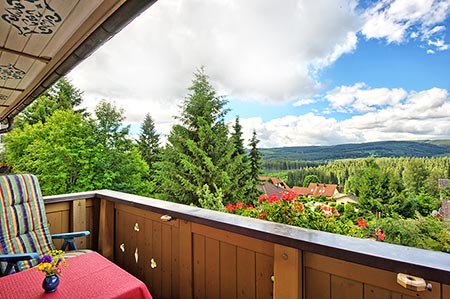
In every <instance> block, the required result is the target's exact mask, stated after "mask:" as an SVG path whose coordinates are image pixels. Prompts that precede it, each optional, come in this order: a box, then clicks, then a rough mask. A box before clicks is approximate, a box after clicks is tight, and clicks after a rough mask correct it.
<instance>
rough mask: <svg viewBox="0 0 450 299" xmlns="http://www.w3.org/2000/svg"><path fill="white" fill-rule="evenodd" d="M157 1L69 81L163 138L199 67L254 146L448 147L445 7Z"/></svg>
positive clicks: (417, 0) (449, 0)
mask: <svg viewBox="0 0 450 299" xmlns="http://www.w3.org/2000/svg"><path fill="white" fill-rule="evenodd" d="M282 3H283V4H281V2H280V1H276V0H247V1H244V2H243V1H238V0H209V1H207V0H190V1H187V0H160V1H158V2H156V4H154V5H153V6H152V7H151V8H150V9H149V10H148V11H146V12H145V13H143V14H142V15H141V16H140V17H138V18H137V19H136V20H135V21H133V22H132V23H131V24H130V25H129V26H128V27H127V28H125V29H124V30H123V31H122V32H120V33H119V34H118V35H117V36H116V37H114V38H113V39H112V40H111V41H109V42H108V43H107V44H106V45H104V46H103V47H102V48H101V49H99V50H98V51H97V52H96V53H95V54H93V55H92V56H91V57H89V58H88V59H87V60H86V61H84V62H83V63H82V64H80V65H79V66H78V67H77V68H76V69H75V70H74V71H72V73H71V74H70V76H69V77H70V78H71V79H72V81H73V83H74V84H75V85H76V86H77V87H78V88H80V89H81V90H83V91H85V102H84V104H85V105H86V106H87V107H88V108H91V109H92V107H94V106H95V105H96V104H97V103H98V101H100V100H102V99H105V100H108V101H112V102H114V103H116V105H117V106H119V107H122V108H123V109H124V110H125V115H126V117H127V118H126V123H127V124H130V125H131V128H132V132H133V134H138V132H139V126H140V123H142V120H143V118H144V116H145V114H146V113H150V115H151V116H152V117H153V118H154V120H155V123H156V127H157V129H158V131H159V132H160V133H161V134H162V136H165V135H167V134H168V133H169V132H170V127H171V126H172V125H173V124H174V119H173V116H174V115H176V114H177V113H179V111H178V104H179V102H180V100H182V99H183V98H184V97H185V96H186V95H187V88H188V87H189V85H190V82H191V80H192V74H193V72H194V71H195V69H196V68H198V67H200V66H202V65H203V66H205V68H206V73H207V74H208V75H209V77H210V80H211V83H212V85H213V86H214V87H215V88H216V90H217V92H218V94H220V95H224V96H225V97H226V98H227V100H228V101H229V104H228V108H230V109H231V112H230V113H229V114H228V116H227V119H226V120H227V121H228V122H232V121H233V118H234V117H235V116H237V115H238V116H239V117H240V120H241V124H242V125H243V129H244V137H245V139H249V138H250V134H251V132H252V131H253V130H256V132H257V134H258V138H259V139H260V140H261V143H260V145H261V146H262V147H281V146H296V145H332V144H340V143H359V142H368V141H381V140H411V139H416V140H417V139H421V140H423V139H448V138H450V125H449V124H450V95H449V91H450V79H449V78H450V76H449V74H450V46H449V44H450V34H449V26H450V18H449V15H450V0H384V1H363V2H360V1H354V0H348V1H347V0H316V1H306V0H303V1H298V0H285V1H283V2H282Z"/></svg>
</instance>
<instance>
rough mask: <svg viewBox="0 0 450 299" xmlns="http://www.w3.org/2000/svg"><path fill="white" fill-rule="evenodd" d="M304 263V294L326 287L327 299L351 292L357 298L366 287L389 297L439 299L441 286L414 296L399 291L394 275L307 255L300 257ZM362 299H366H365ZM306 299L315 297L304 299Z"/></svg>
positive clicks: (315, 255)
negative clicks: (328, 291) (381, 290)
mask: <svg viewBox="0 0 450 299" xmlns="http://www.w3.org/2000/svg"><path fill="white" fill-rule="evenodd" d="M304 263H305V267H306V269H305V271H306V286H305V288H306V290H307V294H308V293H310V292H311V291H313V290H311V289H315V288H317V287H319V286H321V288H326V286H327V285H329V286H330V294H331V298H335V296H339V294H340V293H343V292H344V293H345V292H354V294H359V293H361V292H360V290H361V287H362V289H363V290H364V289H368V288H369V289H368V290H370V287H369V286H376V287H377V288H381V289H384V290H386V291H388V293H389V294H392V296H393V297H398V296H402V297H401V298H407V297H408V296H411V297H413V298H426V299H432V298H433V299H438V298H442V297H441V284H440V283H437V282H433V281H428V283H431V284H432V287H433V290H432V291H431V292H428V291H422V292H414V291H411V290H408V289H406V288H403V287H402V286H400V285H399V284H398V283H397V273H393V272H389V271H385V270H380V269H376V268H372V267H367V266H364V265H359V264H355V263H350V262H346V261H342V260H338V259H334V258H330V257H326V256H322V255H318V254H314V253H310V252H305V253H304ZM317 271H319V272H321V273H325V274H326V275H325V274H318V273H317ZM310 275H311V276H312V277H309V276H310ZM360 284H361V286H360ZM366 285H367V286H368V287H367V288H366V287H365V286H366ZM379 293H381V292H379ZM384 293H386V292H384ZM363 294H364V296H363V297H361V298H364V299H366V298H371V297H372V298H373V294H371V293H367V292H363ZM366 295H367V296H368V297H366ZM316 296H317V295H316ZM353 296H356V295H348V297H347V298H353ZM306 298H317V297H314V296H313V297H310V296H306ZM327 298H328V297H327ZM336 298H337V297H336ZM355 298H359V297H355Z"/></svg>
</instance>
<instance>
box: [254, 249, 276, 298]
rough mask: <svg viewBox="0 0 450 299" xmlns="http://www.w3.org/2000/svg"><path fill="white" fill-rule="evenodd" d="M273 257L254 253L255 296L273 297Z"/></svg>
mask: <svg viewBox="0 0 450 299" xmlns="http://www.w3.org/2000/svg"><path fill="white" fill-rule="evenodd" d="M273 264H274V263H273V257H271V256H268V255H264V254H260V253H256V298H260V299H270V298H273V295H274V294H273V282H272V275H274V272H273V270H274V269H273V268H274V265H273Z"/></svg>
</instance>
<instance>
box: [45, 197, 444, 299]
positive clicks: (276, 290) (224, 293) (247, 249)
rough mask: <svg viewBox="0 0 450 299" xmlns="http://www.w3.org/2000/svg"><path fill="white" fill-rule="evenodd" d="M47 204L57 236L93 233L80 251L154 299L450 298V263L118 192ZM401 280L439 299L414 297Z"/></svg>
mask: <svg viewBox="0 0 450 299" xmlns="http://www.w3.org/2000/svg"><path fill="white" fill-rule="evenodd" d="M45 203H46V210H47V217H48V221H49V223H50V230H51V232H52V233H58V232H63V231H69V230H84V229H88V230H90V231H91V236H89V237H87V238H86V239H85V240H80V242H79V246H81V247H85V248H90V249H93V250H96V251H98V252H99V253H101V254H102V255H103V256H105V257H107V258H108V259H110V260H112V261H113V262H114V263H116V264H117V265H119V266H120V267H122V268H123V269H125V270H126V271H128V272H130V273H132V274H133V275H135V276H136V277H138V278H140V279H141V280H142V281H144V282H145V283H146V285H147V286H148V288H149V290H150V292H151V293H152V295H153V296H154V298H272V297H275V298H283V299H284V298H314V299H316V298H404V299H406V298H442V299H444V298H450V255H449V254H445V253H439V252H432V251H426V250H421V249H416V248H409V247H403V246H397V245H392V244H386V243H381V242H376V241H372V240H365V239H356V238H351V237H346V236H340V235H335V234H330V233H325V232H319V231H312V230H307V229H303V228H298V227H292V226H288V225H284V224H278V223H272V222H267V221H263V220H258V219H251V218H246V217H241V216H237V215H231V214H226V213H221V212H216V211H210V210H204V209H201V208H196V207H191V206H186V205H180V204H176V203H171V202H165V201H160V200H156V199H151V198H146V197H141V196H136V195H130V194H126V193H121V192H115V191H109V190H100V191H93V192H83V193H76V194H67V195H57V196H48V197H45ZM57 245H59V244H57ZM69 266H70V265H69ZM397 273H406V274H409V275H413V276H418V277H422V278H424V279H425V280H426V281H427V283H430V284H431V286H432V290H431V291H420V292H416V291H412V290H408V289H406V288H404V287H402V286H401V285H399V284H398V283H397Z"/></svg>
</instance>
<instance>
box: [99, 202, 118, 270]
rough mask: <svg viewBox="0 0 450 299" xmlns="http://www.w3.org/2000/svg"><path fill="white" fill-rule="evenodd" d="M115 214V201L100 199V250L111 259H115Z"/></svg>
mask: <svg viewBox="0 0 450 299" xmlns="http://www.w3.org/2000/svg"><path fill="white" fill-rule="evenodd" d="M114 215H115V214H114V203H113V202H111V201H108V200H106V199H102V200H101V201H100V216H99V218H100V219H99V228H98V252H99V253H100V254H101V255H103V256H104V257H106V258H107V259H109V260H111V261H113V260H114V229H115V222H114ZM118 250H120V249H118Z"/></svg>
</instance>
